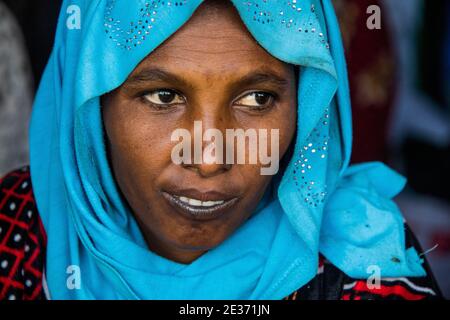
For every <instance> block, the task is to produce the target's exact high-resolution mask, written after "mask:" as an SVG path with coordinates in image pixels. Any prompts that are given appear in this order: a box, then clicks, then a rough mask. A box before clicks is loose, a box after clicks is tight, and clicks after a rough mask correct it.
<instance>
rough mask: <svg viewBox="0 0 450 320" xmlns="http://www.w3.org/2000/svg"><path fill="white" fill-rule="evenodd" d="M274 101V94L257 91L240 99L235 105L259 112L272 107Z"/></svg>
mask: <svg viewBox="0 0 450 320" xmlns="http://www.w3.org/2000/svg"><path fill="white" fill-rule="evenodd" d="M274 100H275V97H274V95H273V94H271V93H268V92H263V91H256V92H251V93H249V94H247V95H245V96H244V97H242V98H240V99H239V100H238V101H236V103H235V104H237V105H239V106H244V107H249V108H251V109H257V110H259V109H266V108H268V107H270V106H272V104H273V102H274Z"/></svg>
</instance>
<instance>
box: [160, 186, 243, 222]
mask: <svg viewBox="0 0 450 320" xmlns="http://www.w3.org/2000/svg"><path fill="white" fill-rule="evenodd" d="M162 195H163V197H164V198H165V199H166V201H167V202H168V203H169V204H170V205H171V206H172V207H173V208H175V209H176V210H177V212H179V213H181V214H182V215H183V216H184V217H187V218H189V219H193V220H211V219H216V218H218V217H220V216H222V215H223V214H226V213H227V212H228V211H229V210H230V209H231V208H232V207H233V206H234V205H235V204H236V203H237V202H238V200H239V198H238V197H237V196H233V195H226V194H223V193H220V192H215V191H210V192H201V191H198V190H195V189H186V190H177V191H163V192H162Z"/></svg>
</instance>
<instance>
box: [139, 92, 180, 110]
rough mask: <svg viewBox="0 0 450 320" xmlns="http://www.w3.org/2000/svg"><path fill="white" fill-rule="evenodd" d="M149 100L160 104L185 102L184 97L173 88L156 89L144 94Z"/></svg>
mask: <svg viewBox="0 0 450 320" xmlns="http://www.w3.org/2000/svg"><path fill="white" fill-rule="evenodd" d="M143 97H144V98H145V99H146V100H147V101H148V102H150V103H152V104H155V105H158V106H164V105H172V104H178V103H184V98H183V97H182V96H181V95H179V94H178V93H176V92H175V91H173V90H168V89H161V90H155V91H153V92H150V93H149V94H146V95H144V96H143Z"/></svg>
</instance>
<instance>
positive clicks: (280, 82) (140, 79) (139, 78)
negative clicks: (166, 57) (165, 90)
mask: <svg viewBox="0 0 450 320" xmlns="http://www.w3.org/2000/svg"><path fill="white" fill-rule="evenodd" d="M151 81H158V82H168V83H176V84H179V85H181V86H184V87H190V88H192V87H193V86H192V84H191V83H190V82H189V81H188V80H187V79H186V78H184V77H181V76H178V75H176V74H174V73H171V72H169V71H166V70H164V69H160V68H148V69H144V70H142V71H140V72H138V73H137V74H135V75H132V76H131V77H130V78H129V79H128V80H127V81H126V82H127V85H130V86H134V85H140V84H143V83H145V82H151ZM263 83H269V84H273V85H276V86H277V87H281V88H283V87H286V86H288V85H289V81H288V80H287V79H285V78H284V77H283V76H281V75H278V73H276V72H274V71H272V70H270V69H268V68H262V69H260V70H257V71H254V72H252V73H250V74H247V75H245V76H243V77H242V78H240V79H239V80H238V81H237V82H236V83H235V84H234V85H233V86H236V87H239V86H249V85H257V84H263Z"/></svg>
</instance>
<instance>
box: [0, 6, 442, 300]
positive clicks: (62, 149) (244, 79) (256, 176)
mask: <svg viewBox="0 0 450 320" xmlns="http://www.w3.org/2000/svg"><path fill="white" fill-rule="evenodd" d="M70 4H73V2H71V3H70ZM68 6H69V3H68V2H66V3H65V4H64V5H63V9H62V15H61V18H60V21H59V28H58V32H57V35H56V44H55V48H54V51H53V54H52V56H51V58H50V62H49V65H48V67H47V69H46V72H45V75H44V78H43V80H42V83H41V87H40V89H39V93H38V96H37V98H36V102H35V106H34V111H33V117H32V122H31V136H30V138H31V139H30V146H31V167H30V168H31V180H30V179H29V173H28V172H27V168H25V169H24V171H16V172H14V173H12V174H10V175H9V176H7V177H6V178H5V179H4V180H3V182H2V190H4V191H3V192H4V193H5V195H4V196H3V197H2V198H3V200H2V208H3V209H2V210H4V211H2V212H5V214H4V215H5V216H8V217H9V218H8V219H5V220H6V221H8V222H10V223H12V224H14V223H15V224H16V225H17V226H18V227H22V228H25V229H26V231H25V232H23V233H19V232H17V233H16V234H18V235H19V236H16V235H14V232H13V231H11V230H8V232H9V237H10V242H12V243H13V245H17V247H16V248H17V250H18V251H17V253H16V255H17V258H16V260H17V259H18V260H20V261H22V260H23V266H24V268H23V270H24V271H23V273H21V271H20V270H19V271H17V268H16V269H14V270H16V271H15V272H12V271H11V272H10V273H8V275H7V279H6V281H5V283H6V284H7V287H8V288H14V289H6V290H16V291H15V292H12V293H10V294H9V296H8V294H7V293H5V292H6V290H5V289H3V291H2V294H3V296H5V298H10V299H15V298H38V297H45V298H52V299H283V298H289V299H291V298H294V299H360V298H370V299H372V298H411V299H423V298H435V297H438V296H439V291H438V288H437V287H436V286H435V284H434V282H433V280H432V276H431V274H430V271H429V269H428V268H427V267H426V265H425V264H424V260H423V257H422V255H421V250H420V249H419V248H418V247H414V244H413V243H410V242H409V240H408V239H405V238H409V237H410V235H409V233H408V234H407V236H406V237H405V229H404V225H403V219H402V217H401V214H400V213H399V211H398V209H397V207H396V206H395V204H394V202H392V200H390V199H391V198H392V197H393V196H395V195H396V194H397V193H398V192H399V191H400V190H401V189H402V187H403V185H404V179H403V178H402V177H401V176H399V175H397V174H396V173H395V172H393V171H391V170H390V169H388V168H387V167H385V166H383V165H382V164H379V163H371V164H363V165H359V166H355V167H348V159H349V157H350V149H351V128H350V121H351V116H350V104H349V101H348V86H347V80H346V73H345V63H344V57H343V52H342V48H341V42H340V37H339V30H338V26H337V22H336V19H335V16H334V12H333V9H332V6H331V4H330V2H329V1H302V5H301V7H300V6H297V5H296V2H295V1H292V2H290V3H289V5H288V4H287V3H285V2H277V3H275V2H272V3H269V2H266V1H261V2H241V1H205V2H204V3H202V1H188V0H185V1H176V2H173V1H147V2H141V1H133V2H129V1H118V0H117V1H114V0H111V1H101V0H99V1H78V2H77V6H78V9H79V10H78V11H79V12H80V13H81V17H82V19H81V21H82V23H81V29H77V28H74V29H73V28H67V27H66V26H67V24H66V15H65V12H66V8H67V7H68ZM70 9H71V10H72V11H70V10H69V11H70V12H74V14H76V12H77V8H74V7H73V6H72V7H71V8H70ZM74 18H76V17H73V16H71V19H74ZM72 22H73V21H72ZM74 25H76V23H75V24H74ZM330 49H331V50H330ZM198 121H201V124H202V126H203V128H205V129H216V131H214V132H216V134H217V132H227V129H242V130H243V131H244V130H251V129H258V131H257V132H261V131H259V130H260V129H268V130H269V129H270V130H278V131H277V132H278V137H279V139H278V141H277V140H275V141H276V142H278V146H276V145H273V144H271V145H270V147H269V153H270V154H273V153H275V152H276V150H275V149H276V148H277V147H278V151H279V157H280V158H282V161H281V165H280V168H279V171H278V173H277V174H276V175H274V176H273V175H263V174H261V172H262V169H264V168H263V167H265V165H264V163H263V161H258V162H257V163H256V164H254V163H253V164H250V163H237V164H234V163H233V161H226V162H225V163H223V162H222V163H221V162H220V161H200V162H198V161H190V158H191V155H190V153H191V148H190V146H191V145H189V148H188V149H189V150H187V149H184V150H181V149H177V145H178V144H177V142H179V141H178V140H176V139H175V140H174V139H172V138H173V133H174V132H180V131H177V130H181V132H184V133H186V132H187V133H189V134H191V133H192V135H194V136H195V135H196V134H198V132H197V127H196V123H197V122H198ZM183 130H184V131H183ZM270 130H269V132H272V131H270ZM194 139H195V138H194ZM249 140H250V139H249ZM266 140H267V139H266ZM260 141H263V140H258V145H257V147H258V148H260V147H261V146H262V143H260ZM265 144H266V146H267V141H265ZM210 145H216V146H217V147H216V148H215V149H214V150H215V152H214V153H212V152H211V153H209V155H210V156H211V157H212V158H213V160H214V159H217V158H218V155H219V154H220V153H221V152H222V151H223V150H224V149H227V148H229V145H228V144H226V145H223V146H222V148H220V147H219V141H216V140H215V139H214V140H212V139H211V140H210V143H209V144H207V143H202V142H201V144H200V151H201V152H203V154H205V152H204V151H205V150H206V149H207V148H208V147H209V146H210ZM192 147H193V149H194V154H196V152H195V151H196V150H195V149H196V148H198V145H197V146H195V145H194V143H192ZM232 149H233V150H235V151H239V148H237V147H236V146H233V148H232ZM174 150H178V155H179V156H181V157H182V159H183V161H182V162H181V163H176V161H174V157H173V155H174ZM180 150H181V152H180ZM197 151H198V150H197ZM227 151H229V150H228V149H227ZM246 152H247V151H246ZM176 153H177V152H175V154H176ZM187 153H189V157H188V156H187ZM192 156H193V157H196V155H192ZM246 156H249V153H248V154H246ZM210 160H211V159H210ZM227 160H229V159H227ZM231 160H234V158H233V159H231ZM260 160H261V159H260ZM31 182H32V184H33V185H32V190H31ZM21 194H25V195H24V196H21ZM32 194H33V195H34V196H32ZM33 199H34V200H33ZM19 202H20V203H19ZM12 203H14V205H12ZM34 203H36V207H34ZM38 212H39V217H40V218H38ZM22 217H23V219H24V220H23V221H24V222H23V221H22V220H21V219H22ZM39 219H40V220H42V225H41V223H40V222H39V221H40V220H39ZM16 221H17V222H16ZM19 222H20V224H19ZM11 237H12V238H11ZM16 240H17V241H16ZM43 243H45V244H46V245H43ZM44 251H45V253H44ZM4 252H5V254H6V253H9V252H13V251H12V249H9V248H8V249H4ZM14 252H16V251H14ZM29 252H33V254H32V256H30V254H29ZM23 256H24V258H23V259H22V257H23ZM39 259H42V260H39ZM0 263H1V262H0ZM21 263H22V262H21ZM12 264H13V263H10V262H9V260H8V262H7V263H6V268H9V266H11V265H12ZM14 267H16V265H15V264H14ZM14 267H13V268H14ZM6 268H5V269H6ZM41 273H42V277H41ZM13 274H14V275H13ZM31 275H33V276H34V277H35V278H34V279H31V278H29V276H31ZM371 276H372V278H374V279H375V281H372V282H373V283H372V282H370V281H371V280H370V279H369V281H366V279H367V278H369V277H371ZM380 276H381V277H382V278H384V280H382V281H381V282H380V281H379V280H380V279H378V278H379V277H380ZM377 277H378V278H377ZM406 277H408V278H406ZM41 278H42V280H41ZM13 279H19V280H13ZM8 281H9V282H8ZM14 281H15V282H14ZM372 284H373V285H374V286H372ZM5 288H6V286H5ZM22 288H23V289H22Z"/></svg>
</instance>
